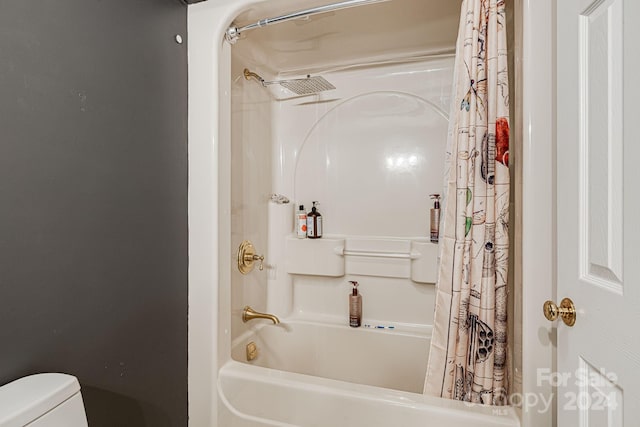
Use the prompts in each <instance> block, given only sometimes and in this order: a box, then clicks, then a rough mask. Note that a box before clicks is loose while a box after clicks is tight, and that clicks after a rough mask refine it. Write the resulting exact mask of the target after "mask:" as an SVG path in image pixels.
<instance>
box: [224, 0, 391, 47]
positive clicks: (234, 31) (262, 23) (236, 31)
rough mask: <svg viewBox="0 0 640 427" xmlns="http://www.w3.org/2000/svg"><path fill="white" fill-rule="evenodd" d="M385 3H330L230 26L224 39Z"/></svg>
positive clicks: (356, 0)
mask: <svg viewBox="0 0 640 427" xmlns="http://www.w3.org/2000/svg"><path fill="white" fill-rule="evenodd" d="M385 1H390V0H347V1H341V2H339V3H331V4H327V5H324V6H318V7H313V8H311V9H304V10H299V11H297V12H292V13H289V14H287V15H281V16H276V17H274V18H265V19H261V20H259V21H258V22H254V23H253V24H249V25H245V26H244V27H240V28H238V27H234V26H231V27H229V28H227V31H226V32H225V34H224V38H225V39H226V40H227V41H228V42H229V43H231V44H234V43H235V42H237V41H238V39H239V38H240V34H242V33H243V32H245V31H249V30H255V29H256V28H262V27H266V26H268V25H273V24H279V23H281V22H286V21H290V20H292V19H299V18H304V17H308V16H311V15H316V14H318V13H326V12H332V11H334V10H339V9H346V8H348V7H355V6H364V5H365V4H371V3H381V2H385Z"/></svg>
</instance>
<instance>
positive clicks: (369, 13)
mask: <svg viewBox="0 0 640 427" xmlns="http://www.w3.org/2000/svg"><path fill="white" fill-rule="evenodd" d="M334 2H336V1H331V0H269V1H265V2H262V3H258V4H257V5H254V6H253V7H252V8H251V9H249V10H246V11H244V12H243V13H242V14H240V15H239V16H238V17H237V18H236V19H235V21H234V23H235V24H236V25H238V26H243V25H247V24H250V23H254V22H256V21H258V20H260V19H264V18H272V17H276V16H280V15H284V14H289V13H291V12H295V11H299V10H302V9H308V8H312V7H316V6H321V5H326V4H330V3H334ZM459 14H460V2H459V1H456V0H446V1H443V0H390V1H386V2H382V3H373V4H369V5H365V6H359V7H352V8H349V9H342V10H338V11H334V12H328V13H324V14H318V15H314V16H312V17H308V18H306V19H298V20H293V21H288V22H283V23H280V24H275V25H272V26H268V27H263V28H259V29H256V30H252V31H247V32H246V33H245V34H243V35H242V38H241V40H240V41H238V43H237V44H236V45H235V46H234V50H235V49H237V50H236V51H235V53H236V54H238V55H239V56H241V57H245V58H246V59H247V60H250V61H251V62H254V63H256V64H259V65H260V66H261V67H262V69H263V70H264V69H265V68H266V69H268V70H269V71H270V72H271V73H272V74H274V75H280V76H286V75H294V74H304V73H312V72H321V71H330V70H331V69H333V68H338V67H344V66H351V65H358V64H367V63H372V62H377V61H384V60H391V59H396V58H402V57H411V56H420V55H425V54H435V53H443V52H446V53H452V52H453V51H454V50H455V41H456V37H457V28H458V22H459V16H460V15H459Z"/></svg>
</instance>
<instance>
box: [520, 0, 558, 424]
mask: <svg viewBox="0 0 640 427" xmlns="http://www.w3.org/2000/svg"><path fill="white" fill-rule="evenodd" d="M518 3H520V2H516V37H515V38H516V40H517V41H521V45H520V46H519V48H520V49H521V51H520V52H518V51H517V50H516V70H515V71H516V76H517V77H516V99H518V98H519V99H520V101H516V117H518V118H521V120H522V124H521V126H522V127H521V129H517V128H516V132H517V134H518V133H519V134H520V135H521V136H522V156H521V157H520V160H521V163H522V165H521V166H522V168H521V171H522V176H521V180H522V182H521V188H522V193H521V194H522V205H521V212H520V214H521V217H520V218H518V213H517V212H516V223H517V222H518V220H521V224H522V228H521V235H520V236H518V234H519V233H518V231H517V229H516V241H520V242H522V243H521V250H522V252H521V258H520V259H522V271H521V274H522V288H521V293H520V294H518V289H516V292H515V297H516V307H518V306H519V307H521V308H522V313H521V319H522V371H521V372H520V373H518V372H516V375H515V377H516V380H517V379H518V378H521V380H522V394H521V397H522V400H521V401H522V425H523V427H534V426H553V425H554V423H555V406H556V405H555V399H554V400H553V402H554V403H552V405H551V406H550V407H549V408H547V409H546V410H545V405H544V403H543V401H542V399H549V397H551V396H553V393H554V392H555V389H554V388H553V386H552V382H553V381H552V380H551V379H550V378H553V377H552V373H553V372H554V370H555V366H556V364H555V359H556V352H555V341H556V339H555V337H556V335H555V328H554V327H553V324H552V323H550V322H549V321H548V320H546V319H545V317H544V316H543V314H542V305H543V303H544V301H546V300H548V299H552V300H554V301H555V300H556V244H555V205H556V192H555V183H556V171H555V166H556V165H555V162H556V153H555V147H556V144H555V113H556V110H555V33H556V25H555V23H556V19H555V2H554V1H553V0H522V2H521V4H520V7H521V10H518ZM518 19H521V20H522V21H521V22H520V23H518V22H517V20H518ZM518 24H519V25H518ZM517 48H518V47H516V49H517ZM518 95H519V96H518ZM518 109H519V111H518ZM518 131H520V132H518ZM517 179H518V178H516V180H517ZM516 228H517V227H516ZM516 250H517V249H516ZM516 259H518V257H516ZM520 298H521V299H520ZM519 299H520V300H519ZM518 317H520V316H516V321H517V320H518ZM517 329H518V328H517V326H516V330H517ZM519 374H521V377H520V376H519Z"/></svg>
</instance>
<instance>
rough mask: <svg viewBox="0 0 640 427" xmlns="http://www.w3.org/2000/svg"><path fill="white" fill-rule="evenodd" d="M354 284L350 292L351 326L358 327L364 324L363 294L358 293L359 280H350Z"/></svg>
mask: <svg viewBox="0 0 640 427" xmlns="http://www.w3.org/2000/svg"><path fill="white" fill-rule="evenodd" d="M349 283H351V284H352V285H353V289H352V290H351V294H349V326H351V327H352V328H357V327H359V326H360V325H361V324H362V295H360V294H359V293H358V282H356V281H354V280H349Z"/></svg>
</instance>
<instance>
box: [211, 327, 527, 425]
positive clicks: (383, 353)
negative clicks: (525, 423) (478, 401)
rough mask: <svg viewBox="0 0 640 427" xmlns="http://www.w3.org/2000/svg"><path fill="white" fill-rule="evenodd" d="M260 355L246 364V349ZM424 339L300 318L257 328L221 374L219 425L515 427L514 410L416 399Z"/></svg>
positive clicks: (412, 334) (234, 351)
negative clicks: (251, 348) (250, 346)
mask: <svg viewBox="0 0 640 427" xmlns="http://www.w3.org/2000/svg"><path fill="white" fill-rule="evenodd" d="M249 342H255V343H256V345H257V347H258V351H259V355H258V357H257V358H256V359H254V360H253V361H251V362H247V361H246V345H247V344H248V343H249ZM428 347H429V337H428V335H427V334H425V333H416V332H408V331H403V330H401V329H400V328H397V329H371V328H364V327H361V328H358V329H355V328H350V327H349V326H347V325H344V326H343V325H330V324H329V325H327V324H319V323H318V324H316V323H309V322H302V321H285V322H283V323H282V324H281V325H278V326H274V325H267V324H261V325H258V326H256V327H254V328H253V329H252V330H250V331H249V332H248V333H247V334H245V335H243V336H241V337H239V338H238V339H236V340H235V341H234V343H233V348H232V357H233V359H234V360H232V361H230V362H228V363H227V364H225V366H223V367H222V369H221V370H220V372H219V379H218V392H219V397H220V405H219V417H220V418H219V420H220V424H219V425H220V426H221V427H257V426H301V427H343V426H344V427H347V426H349V427H358V426H362V427H365V426H367V427H401V426H406V427H414V426H415V427H418V426H420V427H423V426H426V425H429V426H446V427H457V426H460V427H463V426H464V427H468V426H470V425H472V426H474V427H495V426H513V427H515V426H519V421H518V418H517V416H516V414H515V412H514V410H513V409H511V408H492V407H483V406H470V405H468V404H465V403H462V402H454V401H450V400H444V399H439V398H434V397H430V396H424V395H422V394H421V391H422V385H423V382H424V375H425V369H426V363H427V353H428Z"/></svg>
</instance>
